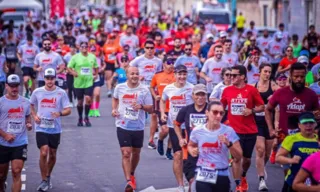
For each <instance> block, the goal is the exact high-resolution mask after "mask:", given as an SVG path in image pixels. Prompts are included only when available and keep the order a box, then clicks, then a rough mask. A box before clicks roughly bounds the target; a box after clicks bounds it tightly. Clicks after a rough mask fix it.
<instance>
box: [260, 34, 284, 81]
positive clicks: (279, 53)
mask: <svg viewBox="0 0 320 192" xmlns="http://www.w3.org/2000/svg"><path fill="white" fill-rule="evenodd" d="M282 39H283V34H282V33H281V32H277V33H276V34H275V38H274V39H273V40H272V41H270V42H269V44H268V48H267V49H266V50H265V52H266V53H267V54H268V55H269V57H270V63H271V65H272V74H271V78H272V79H273V78H274V77H275V75H276V72H277V70H278V67H279V63H280V61H281V58H282V57H283V54H284V49H285V48H286V44H285V43H284V42H283V41H282Z"/></svg>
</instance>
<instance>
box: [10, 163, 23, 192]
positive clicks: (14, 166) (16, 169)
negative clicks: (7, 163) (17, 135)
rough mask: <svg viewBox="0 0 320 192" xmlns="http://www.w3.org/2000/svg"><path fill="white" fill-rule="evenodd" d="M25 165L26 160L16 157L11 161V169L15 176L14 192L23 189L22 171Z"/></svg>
mask: <svg viewBox="0 0 320 192" xmlns="http://www.w3.org/2000/svg"><path fill="white" fill-rule="evenodd" d="M23 165H24V161H23V160H20V159H15V160H13V161H12V162H11V171H12V177H13V183H12V192H19V191H21V185H22V183H21V171H22V168H23Z"/></svg>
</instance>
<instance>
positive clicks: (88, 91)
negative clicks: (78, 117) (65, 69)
mask: <svg viewBox="0 0 320 192" xmlns="http://www.w3.org/2000/svg"><path fill="white" fill-rule="evenodd" d="M74 92H75V95H76V97H77V99H78V100H83V98H84V96H85V95H86V96H90V97H92V95H93V86H91V87H88V88H74Z"/></svg>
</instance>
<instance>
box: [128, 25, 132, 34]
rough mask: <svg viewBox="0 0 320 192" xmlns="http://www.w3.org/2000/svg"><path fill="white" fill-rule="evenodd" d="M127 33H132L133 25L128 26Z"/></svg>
mask: <svg viewBox="0 0 320 192" xmlns="http://www.w3.org/2000/svg"><path fill="white" fill-rule="evenodd" d="M127 34H129V35H130V34H132V27H128V28H127Z"/></svg>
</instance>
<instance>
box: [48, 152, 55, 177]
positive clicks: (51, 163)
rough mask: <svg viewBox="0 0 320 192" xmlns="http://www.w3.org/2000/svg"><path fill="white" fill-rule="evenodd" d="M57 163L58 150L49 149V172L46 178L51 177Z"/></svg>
mask: <svg viewBox="0 0 320 192" xmlns="http://www.w3.org/2000/svg"><path fill="white" fill-rule="evenodd" d="M56 161H57V149H53V148H49V161H48V170H47V171H48V172H47V175H46V176H50V175H51V173H52V170H53V167H54V165H55V164H56Z"/></svg>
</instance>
